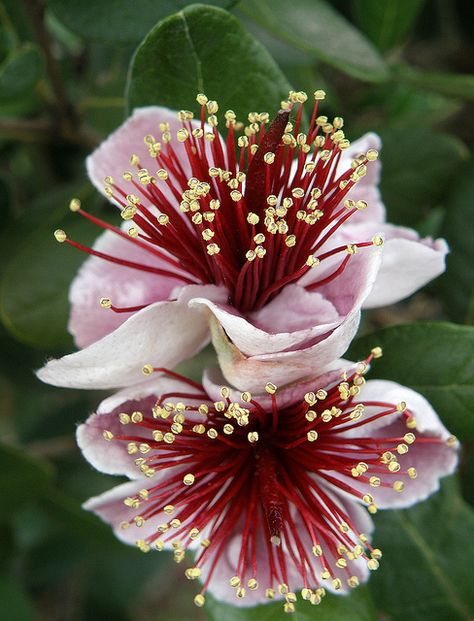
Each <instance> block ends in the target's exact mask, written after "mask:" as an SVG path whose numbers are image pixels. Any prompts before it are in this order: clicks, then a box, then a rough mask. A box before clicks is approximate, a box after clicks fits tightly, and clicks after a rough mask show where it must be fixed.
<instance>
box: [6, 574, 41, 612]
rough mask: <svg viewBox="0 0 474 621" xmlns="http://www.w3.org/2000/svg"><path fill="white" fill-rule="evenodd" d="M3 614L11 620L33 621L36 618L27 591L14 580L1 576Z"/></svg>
mask: <svg viewBox="0 0 474 621" xmlns="http://www.w3.org/2000/svg"><path fill="white" fill-rule="evenodd" d="M0 602H2V604H1V606H2V616H3V618H4V619H9V620H11V621H13V620H14V621H33V619H35V618H36V615H35V614H34V611H33V607H32V605H31V602H30V601H29V599H28V596H27V595H26V593H24V592H23V590H22V589H21V588H20V587H19V586H18V585H17V584H16V583H15V582H13V581H12V580H10V579H9V578H7V577H5V576H0Z"/></svg>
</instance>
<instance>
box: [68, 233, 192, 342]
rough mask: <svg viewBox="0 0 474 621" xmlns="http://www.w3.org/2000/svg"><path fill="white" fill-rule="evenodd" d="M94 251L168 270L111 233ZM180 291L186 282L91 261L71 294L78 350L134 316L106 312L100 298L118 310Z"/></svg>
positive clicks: (162, 262) (102, 236) (98, 260)
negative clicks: (108, 300) (100, 303)
mask: <svg viewBox="0 0 474 621" xmlns="http://www.w3.org/2000/svg"><path fill="white" fill-rule="evenodd" d="M93 247H94V249H95V250H99V251H101V252H105V253H107V254H111V255H112V256H115V257H124V258H126V259H127V260H128V261H133V262H136V263H143V264H145V265H148V266H151V267H159V268H162V269H163V268H165V269H166V267H167V264H166V263H165V262H164V261H161V260H160V259H158V258H157V257H155V256H153V255H152V254H150V253H149V252H146V250H143V249H141V248H139V247H138V246H136V245H135V244H133V243H131V242H128V241H127V240H124V239H122V238H121V237H119V236H118V235H116V234H114V233H112V232H111V231H106V232H105V233H103V234H102V235H101V236H100V237H99V238H98V239H97V241H96V242H95V244H94V246H93ZM176 287H182V281H180V280H177V279H172V278H166V277H163V276H159V275H157V274H151V273H150V272H142V271H139V270H135V269H130V268H127V267H123V266H122V265H117V264H115V263H110V262H109V261H104V260H103V259H100V258H98V257H89V258H88V259H87V260H86V261H85V262H84V263H83V264H82V266H81V269H80V270H79V272H78V274H77V276H76V277H75V279H74V280H73V281H72V285H71V289H70V291H69V301H70V303H71V316H70V319H69V331H70V332H71V334H72V335H73V336H74V339H75V342H76V344H77V346H78V347H87V346H88V345H90V344H91V343H93V342H94V341H97V340H98V339H100V338H102V337H103V336H105V335H106V334H109V333H110V332H112V331H113V330H115V329H116V328H118V327H119V326H120V325H121V324H122V323H123V322H124V321H125V320H126V319H128V318H129V317H130V316H131V314H132V313H114V312H113V311H111V310H105V309H103V308H101V307H100V305H99V300H100V298H102V297H109V298H111V300H112V302H113V304H114V306H118V307H128V306H141V305H145V304H151V303H153V302H158V301H161V300H166V299H168V298H169V297H171V293H172V291H173V289H175V288H176Z"/></svg>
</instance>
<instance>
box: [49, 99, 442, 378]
mask: <svg viewBox="0 0 474 621" xmlns="http://www.w3.org/2000/svg"><path fill="white" fill-rule="evenodd" d="M323 97H324V93H323V92H322V91H316V93H315V105H314V109H313V112H312V115H311V121H310V125H309V129H308V131H307V132H306V133H303V132H302V129H301V126H302V114H303V103H304V101H306V95H305V94H304V93H294V92H292V93H290V98H289V100H288V101H286V102H282V107H283V109H282V110H280V112H279V113H278V115H277V116H276V118H275V119H274V121H273V122H272V123H270V124H269V125H267V123H268V119H269V117H268V114H264V113H261V114H257V113H252V114H250V115H249V125H248V126H247V127H245V128H243V131H241V130H242V124H239V123H237V122H236V119H235V114H234V113H233V112H232V111H227V112H226V113H225V115H224V117H225V125H226V128H227V136H226V137H225V138H223V137H221V136H220V134H219V133H218V130H217V123H218V120H217V116H216V112H217V110H218V106H217V104H216V102H214V101H208V100H207V98H206V97H205V96H204V95H199V96H198V101H199V102H200V103H201V105H202V113H201V119H200V121H196V120H193V119H192V114H191V113H190V112H187V111H182V112H180V113H179V114H178V115H176V113H175V112H172V111H170V110H167V109H164V108H159V107H149V108H141V109H137V110H135V112H134V114H133V115H132V117H131V118H130V119H128V120H127V121H126V122H125V123H124V125H123V126H122V127H120V128H119V129H118V130H117V131H116V132H115V133H114V134H112V135H111V136H110V137H109V138H108V139H107V140H106V141H105V142H104V143H103V144H102V145H101V146H100V147H99V148H98V149H97V150H96V151H95V152H94V153H93V154H92V155H91V157H90V158H89V159H88V162H87V167H88V172H89V176H90V178H91V179H92V181H93V183H94V184H95V185H96V186H97V187H98V188H100V189H101V190H104V180H105V194H106V195H107V196H108V197H109V198H110V200H111V201H112V202H113V203H114V204H115V205H116V206H118V207H119V209H120V211H121V215H122V218H123V219H124V220H125V222H124V225H123V227H122V228H117V227H114V226H111V225H109V224H107V223H105V222H103V221H101V220H99V219H98V218H96V217H94V216H92V215H90V214H88V213H86V212H85V211H84V210H83V209H82V208H81V207H80V204H79V202H78V201H76V200H74V201H72V203H71V208H72V209H73V210H74V211H77V212H78V213H79V214H81V215H82V216H84V217H86V218H89V219H90V220H91V221H92V222H94V223H95V224H98V225H99V226H101V227H103V228H105V229H107V230H106V232H105V233H104V234H103V235H102V236H101V237H99V239H98V240H97V242H96V244H95V245H94V247H93V248H86V247H84V246H82V245H81V244H80V243H78V242H76V241H74V240H71V239H69V238H68V236H67V234H66V233H65V232H64V231H56V238H57V239H58V241H61V242H67V243H68V244H70V245H72V246H76V247H78V248H80V249H81V250H85V251H86V252H87V253H89V254H90V255H93V256H91V257H90V258H89V259H88V260H87V261H86V262H85V263H84V265H83V267H82V269H81V270H80V273H79V274H78V276H77V277H76V279H75V280H74V282H73V284H72V288H71V293H70V300H71V305H72V311H71V318H70V324H69V328H70V331H71V332H72V334H73V335H74V337H75V339H76V343H77V345H78V346H79V347H82V348H84V349H82V351H79V352H78V353H75V354H72V355H70V356H66V357H64V358H62V359H61V360H52V361H50V362H49V363H48V364H47V365H46V367H45V368H44V369H42V370H41V371H40V373H39V375H40V377H41V379H43V380H44V381H47V382H49V383H52V384H55V385H59V386H75V387H82V388H89V387H97V388H112V387H120V386H127V385H132V384H134V383H135V382H136V381H137V377H138V374H139V369H140V366H141V363H142V361H143V360H144V359H146V360H150V361H151V363H152V364H153V365H154V366H158V367H162V366H166V367H168V368H172V367H173V366H174V365H176V364H177V363H178V362H180V361H181V360H183V359H186V358H189V357H191V356H192V355H193V354H194V353H195V352H196V351H198V350H199V349H200V348H202V347H203V346H204V345H205V344H206V343H207V342H208V341H209V336H210V326H211V328H212V332H213V341H214V345H215V347H216V350H217V351H218V354H219V362H220V365H221V367H222V369H223V372H224V375H225V376H226V378H227V380H228V381H230V382H232V383H233V384H234V385H235V386H237V387H239V388H244V387H249V388H250V389H253V388H257V387H258V386H260V385H261V380H262V376H266V377H267V379H272V380H273V381H276V382H279V383H282V382H284V383H286V382H289V381H294V380H296V379H298V378H302V377H305V376H306V377H307V376H309V375H311V374H314V368H315V364H316V365H317V369H318V370H321V369H323V368H324V367H325V365H327V364H330V363H331V362H332V361H334V360H336V359H337V358H339V357H340V356H341V355H342V354H343V353H344V352H345V351H346V349H347V347H348V345H349V343H350V341H351V339H352V338H353V336H354V334H355V333H356V330H357V328H358V324H359V320H360V312H361V308H362V307H365V308H368V307H374V306H380V305H385V304H391V303H393V302H396V301H398V300H400V299H403V298H405V297H406V296H408V295H410V294H411V293H413V292H414V291H415V290H416V289H418V288H419V287H421V286H423V285H424V284H426V283H427V282H428V281H429V280H431V279H432V278H434V277H436V276H437V275H439V274H440V273H441V272H442V271H443V270H444V258H445V255H446V252H447V247H446V244H445V242H444V241H443V240H437V241H432V240H430V239H424V240H420V239H419V237H418V235H417V234H416V233H415V232H414V231H412V230H410V229H405V228H402V227H396V226H393V225H390V224H387V223H386V222H385V210H384V207H383V204H382V202H381V198H380V193H379V190H378V187H377V186H378V181H379V175H380V165H379V163H378V162H377V161H376V160H377V157H378V153H377V149H378V148H379V146H380V145H379V139H378V137H377V136H376V135H374V134H367V135H366V136H364V137H363V138H361V139H360V140H358V141H356V142H355V143H353V144H352V145H351V144H350V143H349V141H348V140H347V139H346V138H345V136H344V133H343V131H342V129H341V128H342V125H343V121H342V119H341V118H340V117H336V118H334V119H333V120H332V122H330V121H328V119H327V117H325V116H320V115H319V111H318V104H319V100H320V99H322V98H323ZM293 111H295V112H296V114H295V119H294V121H293V122H290V114H291V113H292V112H293ZM157 131H159V132H160V133H161V136H160V138H159V139H157V138H155V136H154V133H156V132H157ZM238 133H241V135H240V136H239V137H237V134H238ZM127 168H128V170H127ZM99 299H101V306H100V305H99V303H98V302H99Z"/></svg>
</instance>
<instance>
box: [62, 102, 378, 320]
mask: <svg viewBox="0 0 474 621" xmlns="http://www.w3.org/2000/svg"><path fill="white" fill-rule="evenodd" d="M324 97H325V94H324V91H316V92H315V93H314V99H315V104H314V107H313V112H312V115H311V120H310V122H309V126H308V130H307V132H303V131H302V125H303V123H304V115H303V104H304V103H305V102H306V100H307V95H306V94H305V93H303V92H293V91H292V92H290V94H289V98H288V100H285V101H283V102H281V110H280V111H279V113H278V115H277V116H276V118H275V119H274V120H273V121H272V122H271V123H269V121H270V117H269V115H268V113H256V112H252V113H250V114H249V115H248V125H246V126H244V125H243V123H240V122H237V120H236V115H235V114H234V112H233V111H232V110H227V111H226V112H225V114H224V118H225V126H226V129H227V135H226V137H225V138H221V137H220V135H219V133H218V129H217V128H218V122H219V121H218V117H217V112H218V109H219V106H218V104H217V102H215V101H211V100H208V99H207V97H206V96H205V95H202V94H200V95H198V96H197V101H198V103H199V104H200V105H201V115H200V122H199V121H193V113H192V112H190V111H181V112H179V113H178V118H179V121H180V123H181V127H180V129H178V130H177V131H176V134H175V135H172V132H171V130H170V126H169V124H168V123H161V124H160V126H159V128H158V129H159V131H160V132H161V137H160V139H159V140H158V139H157V138H156V137H155V136H154V135H151V134H149V135H147V136H145V137H144V141H145V144H146V145H147V148H148V152H149V158H150V159H149V161H148V162H143V161H141V160H140V158H139V157H138V156H137V155H136V154H132V156H131V157H130V166H131V169H130V170H127V171H124V172H123V175H122V180H118V179H113V178H112V177H106V179H105V189H104V191H105V194H106V196H107V197H109V199H110V200H111V201H112V202H113V203H114V204H115V205H116V206H117V207H118V208H119V209H120V212H121V216H122V218H123V219H124V220H125V221H127V222H129V227H128V229H127V230H126V231H125V230H122V229H120V228H118V227H114V226H111V225H110V224H108V223H106V222H104V221H102V220H101V219H99V218H97V217H95V216H93V215H91V214H89V213H87V212H86V211H84V210H83V209H82V207H81V205H80V202H79V201H78V200H77V199H73V201H71V204H70V207H71V209H72V210H73V211H75V212H77V213H79V214H80V215H82V216H84V217H86V218H88V219H89V220H91V221H92V222H94V223H95V224H97V225H99V226H101V227H102V228H106V229H109V230H112V231H114V232H115V233H116V234H117V235H120V236H121V237H122V238H124V239H128V240H130V242H131V243H134V244H135V245H138V246H139V247H140V248H142V249H143V250H145V251H146V252H147V253H149V254H150V256H153V257H154V258H155V259H159V261H160V262H161V266H160V267H156V265H155V264H150V265H148V264H147V263H146V262H141V263H138V262H132V261H129V260H127V258H126V257H116V256H112V255H110V254H107V253H103V252H99V251H97V250H95V249H92V248H88V247H86V246H83V245H82V244H80V243H78V242H75V241H73V240H71V239H69V238H68V236H67V235H66V233H65V232H64V231H62V230H57V231H56V232H55V236H56V239H57V240H58V241H60V242H67V243H69V244H70V245H72V246H75V247H77V248H79V249H81V250H83V251H85V252H88V253H89V254H92V255H96V256H98V257H101V258H102V259H105V260H108V261H112V262H114V263H118V264H120V265H123V266H124V267H129V268H132V269H136V270H144V271H147V272H151V273H156V274H157V275H160V276H165V277H166V276H168V277H170V278H173V279H176V281H177V282H181V283H182V284H183V285H185V284H198V283H211V284H216V285H222V286H225V287H226V288H227V291H228V294H229V301H230V302H231V303H232V304H233V305H234V306H235V307H236V308H238V309H239V310H241V311H242V312H246V311H251V310H258V309H259V308H261V307H262V306H264V305H265V304H266V303H267V302H268V301H269V300H271V299H272V298H273V297H274V296H275V295H277V294H278V293H279V292H280V291H281V290H282V288H283V287H284V286H285V285H287V284H289V283H292V282H296V281H298V280H299V279H300V278H301V277H302V276H304V275H305V274H306V272H308V270H310V269H312V268H315V267H317V266H318V265H320V264H321V262H323V261H325V260H327V259H330V258H332V257H341V260H340V261H339V262H338V263H337V264H336V266H335V267H334V269H333V270H332V271H331V272H330V273H329V274H325V275H324V276H323V277H322V278H320V279H319V280H314V281H313V282H311V284H308V285H306V289H307V290H310V291H314V290H316V289H318V288H320V287H323V286H324V285H326V284H327V283H329V282H331V281H332V280H333V279H334V278H337V277H338V276H340V275H341V274H342V272H343V271H344V269H345V268H346V266H347V264H348V262H349V260H350V258H351V257H352V256H353V255H354V254H355V253H356V252H357V251H358V250H359V249H362V248H364V247H368V246H373V245H376V246H380V245H382V243H383V240H382V239H381V237H379V236H375V237H374V238H373V239H370V240H367V239H363V240H354V242H353V243H350V244H346V245H343V246H334V247H328V241H329V240H330V238H331V236H332V235H333V234H334V233H336V231H337V230H338V229H339V228H340V227H341V226H342V225H343V224H344V223H345V222H347V221H348V220H349V219H350V218H351V217H352V216H353V215H354V214H356V213H357V212H358V211H359V210H361V209H365V208H366V207H367V203H366V202H365V201H364V200H358V201H354V200H352V199H351V198H350V197H347V194H348V192H349V191H350V190H351V188H353V187H354V185H355V184H356V183H357V182H358V181H359V180H360V179H361V178H363V177H364V176H365V175H366V173H367V167H368V165H370V162H372V161H374V160H375V159H377V157H378V154H377V151H375V150H374V149H369V150H368V151H367V152H366V153H361V154H360V155H358V156H357V157H355V159H354V160H352V163H351V166H350V167H349V168H348V169H347V170H344V171H342V172H341V171H340V166H339V164H340V159H341V154H342V153H343V151H344V150H345V149H347V148H348V147H349V145H350V143H349V141H348V140H347V138H346V137H345V134H344V132H343V130H342V127H343V124H344V122H343V119H342V118H341V117H335V118H334V119H333V120H332V122H331V121H329V120H328V118H327V117H326V116H322V115H319V114H318V107H319V102H320V100H322V99H324ZM294 111H296V118H295V119H294V121H291V120H290V115H291V114H292V113H293V112H294ZM238 133H241V135H239V136H237V134H238ZM174 141H177V142H179V143H180V144H181V145H182V146H183V148H184V152H182V153H179V154H178V153H177V151H176V149H175V148H174V146H173V143H174ZM156 167H157V168H156ZM329 245H330V244H329ZM323 246H324V248H323ZM104 300H105V301H103V302H102V306H104V307H106V308H112V310H115V311H117V312H129V311H131V310H135V309H132V308H117V307H115V306H114V305H113V304H112V302H111V301H110V299H109V298H104Z"/></svg>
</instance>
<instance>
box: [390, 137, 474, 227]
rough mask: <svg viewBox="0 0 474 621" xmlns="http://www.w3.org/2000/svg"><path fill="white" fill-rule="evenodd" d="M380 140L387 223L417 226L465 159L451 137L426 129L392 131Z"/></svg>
mask: <svg viewBox="0 0 474 621" xmlns="http://www.w3.org/2000/svg"><path fill="white" fill-rule="evenodd" d="M380 135H381V138H382V153H381V160H382V182H381V189H382V196H383V199H384V202H385V204H386V206H387V209H388V214H389V220H390V221H391V222H394V223H395V224H402V225H404V226H416V224H417V223H418V222H419V221H420V220H422V218H423V216H424V215H426V214H427V213H429V210H430V209H431V208H433V207H436V206H437V205H438V203H439V202H440V201H442V200H443V199H444V198H445V197H446V195H447V194H448V191H449V187H450V186H449V184H450V182H451V180H452V179H454V177H455V176H456V175H457V173H458V171H459V165H460V164H461V163H462V162H463V160H464V159H465V157H466V156H467V150H466V148H465V147H464V145H463V143H462V142H460V141H459V140H458V139H457V138H455V137H454V136H451V135H448V134H444V133H441V132H436V131H434V130H432V129H429V128H428V127H410V128H409V129H405V128H391V129H387V130H383V131H382V132H380Z"/></svg>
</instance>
